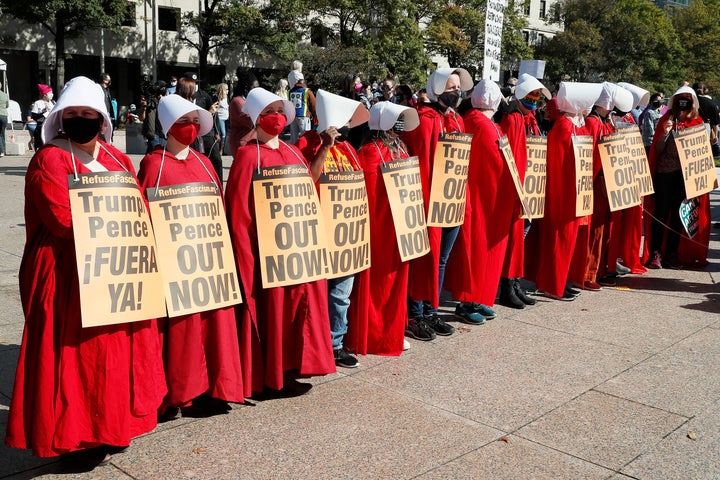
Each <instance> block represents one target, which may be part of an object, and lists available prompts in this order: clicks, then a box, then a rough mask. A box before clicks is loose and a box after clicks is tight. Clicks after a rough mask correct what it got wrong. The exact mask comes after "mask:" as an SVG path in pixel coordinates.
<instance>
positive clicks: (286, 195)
mask: <svg viewBox="0 0 720 480" xmlns="http://www.w3.org/2000/svg"><path fill="white" fill-rule="evenodd" d="M253 198H254V199H255V224H256V227H257V235H258V247H259V251H260V252H259V253H260V271H261V275H262V284H263V288H271V287H281V286H285V285H297V284H299V283H305V282H311V281H314V280H320V279H323V278H327V273H328V267H327V234H326V233H325V227H324V224H323V219H322V215H321V212H320V202H319V201H318V196H317V191H316V190H315V185H314V184H313V181H312V178H311V177H310V174H309V173H308V170H307V168H306V167H305V165H299V164H297V165H279V166H276V167H265V168H260V169H259V170H256V171H255V172H254V173H253Z"/></svg>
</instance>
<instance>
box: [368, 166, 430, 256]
mask: <svg viewBox="0 0 720 480" xmlns="http://www.w3.org/2000/svg"><path fill="white" fill-rule="evenodd" d="M380 170H381V172H382V175H383V182H384V183H385V189H386V190H387V194H388V200H389V201H390V210H391V212H392V216H393V223H394V224H395V235H396V236H397V245H398V250H399V251H400V258H401V260H402V261H403V262H406V261H408V260H411V259H413V258H417V257H422V256H423V255H425V254H426V253H428V252H429V251H430V237H429V236H428V232H427V225H426V223H425V205H424V202H423V191H422V183H421V180H420V161H419V160H418V157H410V158H406V159H402V160H395V161H392V162H387V163H384V164H382V165H381V166H380Z"/></svg>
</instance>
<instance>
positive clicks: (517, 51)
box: [502, 0, 535, 71]
mask: <svg viewBox="0 0 720 480" xmlns="http://www.w3.org/2000/svg"><path fill="white" fill-rule="evenodd" d="M529 1H530V0H520V1H516V0H510V1H509V2H508V6H507V9H506V10H505V15H504V17H503V34H502V64H503V65H504V66H505V68H506V69H507V70H510V71H514V70H517V69H519V68H520V60H532V59H533V58H535V52H534V49H533V47H531V46H530V45H528V44H527V43H525V39H524V38H523V34H522V32H523V29H524V28H526V27H527V19H526V18H525V16H524V14H523V12H524V10H525V5H526V4H528V3H529Z"/></svg>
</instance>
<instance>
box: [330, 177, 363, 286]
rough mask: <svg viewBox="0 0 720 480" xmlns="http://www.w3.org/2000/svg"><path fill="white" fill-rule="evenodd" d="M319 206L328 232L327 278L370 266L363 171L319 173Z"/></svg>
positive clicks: (359, 270) (355, 271)
mask: <svg viewBox="0 0 720 480" xmlns="http://www.w3.org/2000/svg"><path fill="white" fill-rule="evenodd" d="M320 207H321V208H322V213H323V218H324V221H325V227H326V229H327V234H328V255H327V256H328V264H329V273H328V278H336V277H342V276H346V275H352V274H353V273H357V272H361V271H363V270H365V269H367V268H370V218H369V215H368V203H367V190H366V189H365V176H364V174H363V172H362V171H352V170H349V171H345V172H335V173H324V174H322V175H320Z"/></svg>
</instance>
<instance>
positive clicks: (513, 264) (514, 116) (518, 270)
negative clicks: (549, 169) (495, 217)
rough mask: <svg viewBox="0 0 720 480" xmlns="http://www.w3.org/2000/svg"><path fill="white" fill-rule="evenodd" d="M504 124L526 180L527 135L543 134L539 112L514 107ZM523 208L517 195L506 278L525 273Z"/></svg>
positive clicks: (503, 121)
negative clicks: (539, 124) (524, 112)
mask: <svg viewBox="0 0 720 480" xmlns="http://www.w3.org/2000/svg"><path fill="white" fill-rule="evenodd" d="M500 128H502V131H503V132H505V134H506V135H507V137H508V141H509V142H510V149H511V150H512V152H513V157H515V164H516V166H517V170H518V173H519V174H520V181H521V182H523V183H524V182H525V170H526V169H527V135H540V128H539V127H538V124H537V119H536V118H535V112H532V111H531V112H528V113H527V114H525V115H523V114H522V113H521V112H520V111H514V112H511V113H508V114H507V115H503V117H502V119H501V120H500ZM513 188H514V186H513ZM521 212H522V206H521V204H520V199H516V201H515V212H513V218H514V219H515V220H514V221H513V223H512V227H511V229H510V235H509V237H508V245H507V251H506V253H505V263H504V264H503V270H502V276H503V277H505V278H520V277H522V276H523V275H524V274H525V271H524V268H523V266H524V263H525V255H524V252H525V220H524V219H522V218H520V214H521Z"/></svg>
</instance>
